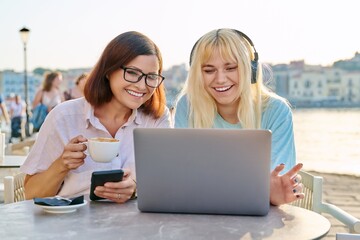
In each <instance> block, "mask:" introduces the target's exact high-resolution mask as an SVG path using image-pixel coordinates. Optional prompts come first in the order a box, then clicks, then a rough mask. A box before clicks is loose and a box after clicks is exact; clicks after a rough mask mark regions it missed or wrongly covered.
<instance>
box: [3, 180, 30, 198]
mask: <svg viewBox="0 0 360 240" xmlns="http://www.w3.org/2000/svg"><path fill="white" fill-rule="evenodd" d="M25 176H26V174H25V173H19V174H17V175H15V176H6V177H4V203H5V204H7V203H13V202H19V201H24V200H25V188H24V180H25Z"/></svg>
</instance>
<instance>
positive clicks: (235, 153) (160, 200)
mask: <svg viewBox="0 0 360 240" xmlns="http://www.w3.org/2000/svg"><path fill="white" fill-rule="evenodd" d="M134 147H135V167H136V176H137V194H138V208H139V210H140V211H144V212H171V213H201V214H234V215H266V214H267V213H268V211H269V208H270V199H269V194H270V159H271V132H270V131H268V130H240V129H184V128H182V129H180V128H179V129H171V128H167V129H160V128H137V129H134Z"/></svg>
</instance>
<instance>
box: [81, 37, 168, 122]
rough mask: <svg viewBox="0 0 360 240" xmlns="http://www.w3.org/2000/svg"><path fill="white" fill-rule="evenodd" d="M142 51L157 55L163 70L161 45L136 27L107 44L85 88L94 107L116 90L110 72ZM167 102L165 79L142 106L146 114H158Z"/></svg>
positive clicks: (110, 97)
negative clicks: (112, 90)
mask: <svg viewBox="0 0 360 240" xmlns="http://www.w3.org/2000/svg"><path fill="white" fill-rule="evenodd" d="M140 55H155V56H156V57H157V59H158V61H159V72H158V74H161V72H162V64H163V62H162V56H161V53H160V50H159V48H158V47H157V46H156V44H155V43H154V42H153V41H152V40H151V39H150V38H148V37H147V36H145V35H143V34H141V33H139V32H135V31H131V32H125V33H122V34H120V35H119V36H117V37H116V38H114V39H113V40H112V41H111V42H110V43H109V44H108V45H107V46H106V48H105V49H104V52H103V53H102V55H101V57H100V59H99V60H98V62H97V64H96V65H95V67H94V69H93V70H92V71H91V73H90V75H89V77H88V80H87V82H86V84H85V89H84V96H85V98H86V100H87V101H88V102H89V103H90V104H91V105H92V106H94V107H98V106H101V105H103V104H105V103H107V102H110V101H111V99H112V97H113V93H112V92H111V88H110V83H109V79H108V78H107V76H109V75H110V74H112V73H113V72H114V71H116V70H118V69H120V67H121V66H124V65H126V64H128V63H129V62H130V61H132V60H133V59H134V58H136V57H137V56H140ZM165 106H166V97H165V88H164V84H163V83H162V84H161V85H160V86H159V87H158V88H156V89H155V92H154V94H153V95H152V96H151V98H150V99H149V100H148V101H146V102H145V103H144V104H143V105H142V106H140V108H142V109H143V112H144V113H145V114H148V115H153V116H154V117H155V118H159V117H161V116H162V114H163V113H164V110H165Z"/></svg>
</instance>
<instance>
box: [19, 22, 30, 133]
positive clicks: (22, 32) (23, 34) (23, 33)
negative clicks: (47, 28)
mask: <svg viewBox="0 0 360 240" xmlns="http://www.w3.org/2000/svg"><path fill="white" fill-rule="evenodd" d="M19 32H20V37H21V40H22V42H23V43H24V85H25V104H26V123H25V134H26V136H30V130H29V106H28V105H29V96H28V79H27V69H26V68H27V58H26V44H27V42H28V39H29V34H30V30H29V29H27V28H26V27H23V28H22V29H20V31H19Z"/></svg>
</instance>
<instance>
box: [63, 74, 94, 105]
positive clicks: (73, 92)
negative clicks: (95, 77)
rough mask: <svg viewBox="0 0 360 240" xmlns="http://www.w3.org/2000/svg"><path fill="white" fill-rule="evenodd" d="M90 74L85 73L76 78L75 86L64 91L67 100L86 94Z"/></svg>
mask: <svg viewBox="0 0 360 240" xmlns="http://www.w3.org/2000/svg"><path fill="white" fill-rule="evenodd" d="M88 76H89V74H88V73H83V74H81V75H80V76H79V77H77V78H76V81H75V86H74V87H73V88H71V89H69V90H67V91H65V92H64V98H65V100H71V99H76V98H80V97H83V96H84V87H85V83H86V80H87V77H88Z"/></svg>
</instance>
